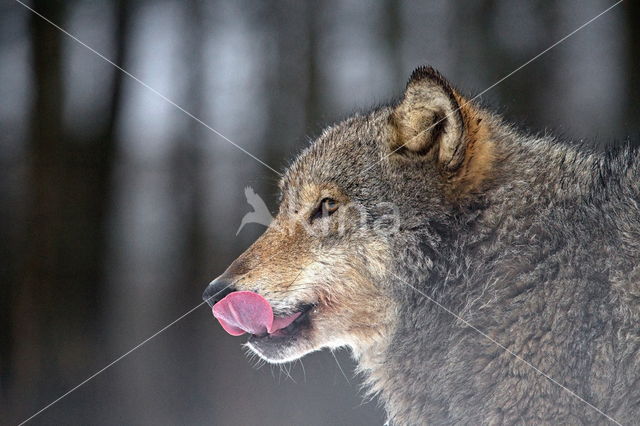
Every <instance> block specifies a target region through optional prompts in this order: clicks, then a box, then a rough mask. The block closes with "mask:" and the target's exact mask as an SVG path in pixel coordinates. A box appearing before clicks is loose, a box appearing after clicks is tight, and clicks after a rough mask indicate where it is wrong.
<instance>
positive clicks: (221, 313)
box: [213, 291, 300, 336]
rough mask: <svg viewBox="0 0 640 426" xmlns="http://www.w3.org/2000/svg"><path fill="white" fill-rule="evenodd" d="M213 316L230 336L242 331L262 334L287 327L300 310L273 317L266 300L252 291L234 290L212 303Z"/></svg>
mask: <svg viewBox="0 0 640 426" xmlns="http://www.w3.org/2000/svg"><path fill="white" fill-rule="evenodd" d="M213 316H214V317H216V318H217V319H218V321H219V322H220V325H222V328H224V329H225V331H226V332H227V333H229V334H231V335H232V336H240V335H241V334H244V333H251V334H257V335H262V334H265V333H269V334H271V333H275V332H276V331H278V330H280V329H282V328H285V327H287V326H288V325H289V324H291V323H292V322H293V321H294V320H295V319H296V318H298V317H299V316H300V312H298V313H295V314H293V315H289V316H288V317H284V318H274V317H273V310H272V309H271V305H270V304H269V302H267V300H266V299H265V298H264V297H262V296H260V295H259V294H258V293H254V292H252V291H236V292H233V293H230V294H228V295H227V296H226V297H225V298H224V299H222V300H221V301H219V302H218V303H216V304H215V305H213Z"/></svg>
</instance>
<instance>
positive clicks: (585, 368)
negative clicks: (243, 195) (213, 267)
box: [205, 67, 640, 425]
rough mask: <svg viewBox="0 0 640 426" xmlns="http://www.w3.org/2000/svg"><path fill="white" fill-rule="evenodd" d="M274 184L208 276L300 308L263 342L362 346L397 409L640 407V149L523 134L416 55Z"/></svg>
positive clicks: (290, 349)
mask: <svg viewBox="0 0 640 426" xmlns="http://www.w3.org/2000/svg"><path fill="white" fill-rule="evenodd" d="M280 192H281V201H280V207H279V211H278V214H277V217H276V218H275V219H274V221H273V222H272V223H271V225H270V226H269V228H268V229H267V230H266V232H265V233H264V234H263V235H262V236H261V237H260V238H259V239H258V240H257V241H256V242H255V243H254V244H253V245H252V246H251V247H250V248H249V249H248V250H247V251H246V252H245V253H243V254H242V255H241V256H240V257H239V258H238V259H237V260H236V261H235V262H233V264H231V266H230V267H229V268H228V269H227V271H226V272H225V273H224V274H223V275H222V276H220V277H219V278H217V279H216V280H215V281H214V282H212V283H211V284H210V285H209V287H208V288H207V290H206V292H205V298H206V299H207V301H209V303H210V304H212V305H213V304H214V303H215V302H217V301H219V300H221V299H222V298H223V297H226V296H228V295H229V294H230V293H232V292H236V291H250V292H255V293H257V294H259V295H260V297H261V298H263V299H264V300H266V301H267V302H264V303H265V304H267V303H268V305H270V306H271V308H272V311H273V315H274V316H275V318H289V320H287V321H286V323H287V324H289V325H288V326H287V327H286V328H282V329H279V330H275V331H273V330H272V331H273V332H269V333H266V332H265V333H262V334H254V335H251V336H250V338H249V341H248V346H249V347H250V348H251V349H252V350H253V351H255V353H257V354H258V355H259V356H261V357H263V358H264V359H266V360H268V361H271V362H286V361H290V360H294V359H297V358H300V357H302V356H304V355H305V354H307V353H309V352H312V351H315V350H318V349H321V348H337V347H345V346H346V347H349V348H350V349H351V350H352V353H353V356H354V357H355V359H356V360H357V361H358V365H359V370H360V371H361V372H362V373H363V374H364V377H365V385H366V388H367V389H368V390H369V392H371V393H373V394H377V395H378V396H379V398H380V400H381V401H382V402H383V404H384V407H385V408H386V411H387V414H388V419H389V423H390V424H397V425H413V424H423V423H430V424H431V423H433V424H441V423H447V424H513V423H526V424H592V423H596V424H600V423H602V424H604V423H609V422H611V421H615V422H620V423H622V424H632V423H635V422H637V421H638V418H639V417H640V205H639V203H640V154H639V152H638V150H635V149H632V148H630V147H627V146H622V147H618V148H616V149H613V150H609V151H607V152H596V151H594V150H591V149H588V148H585V147H579V146H576V145H574V144H570V143H567V142H563V141H560V140H558V139H555V138H553V137H551V136H547V135H545V136H536V135H530V134H525V133H523V132H520V131H519V130H517V129H516V128H515V127H514V126H512V125H510V124H508V123H505V122H504V121H503V120H502V118H501V117H499V116H497V115H496V114H494V113H492V112H490V111H488V110H487V109H485V108H483V107H481V106H480V105H478V104H477V103H475V102H472V101H470V100H468V99H467V98H465V97H464V96H463V95H462V94H461V93H460V92H459V91H458V90H456V89H455V88H453V87H452V86H451V84H449V83H448V82H447V81H446V80H445V79H444V78H443V77H442V76H441V75H440V74H439V73H438V72H437V71H435V70H433V69H432V68H429V67H421V68H418V69H417V70H415V71H414V72H413V74H412V75H411V78H410V80H409V82H408V84H407V87H406V90H405V92H404V94H403V95H402V97H401V99H400V100H399V101H398V102H396V103H393V104H391V105H388V106H384V107H380V108H377V109H375V110H373V111H370V112H368V113H364V114H356V115H354V116H352V117H350V118H348V119H346V120H344V121H342V122H340V123H338V124H336V125H334V126H331V127H329V128H327V129H326V130H325V131H324V132H323V133H322V135H321V136H320V137H319V138H317V140H315V141H314V142H313V143H312V144H311V145H310V146H309V147H308V148H306V149H305V150H304V151H303V152H302V153H301V154H300V155H299V156H298V157H297V158H296V159H295V161H293V163H292V164H291V165H290V167H289V168H288V170H287V171H286V173H285V175H284V177H283V178H282V180H281V182H280ZM381 203H387V204H392V205H394V206H396V207H397V214H398V215H399V218H398V226H395V227H392V228H389V229H388V230H387V232H380V229H378V228H379V227H378V226H377V225H376V224H377V223H379V222H380V219H381V217H382V216H383V215H387V214H388V213H389V211H388V209H381V208H380V207H379V206H380V205H381ZM354 205H356V206H358V208H352V207H351V206H354ZM363 211H364V212H365V214H364V215H363V214H362V212H363ZM256 297H257V296H256ZM263 299H260V300H263ZM261 303H262V302H261ZM268 305H267V306H268ZM265 309H266V308H265ZM291 321H292V322H291Z"/></svg>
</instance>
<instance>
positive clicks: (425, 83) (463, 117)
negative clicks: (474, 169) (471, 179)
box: [390, 67, 484, 174]
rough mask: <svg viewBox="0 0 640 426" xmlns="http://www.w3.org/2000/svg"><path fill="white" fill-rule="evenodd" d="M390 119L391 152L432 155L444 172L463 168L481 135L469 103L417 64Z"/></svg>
mask: <svg viewBox="0 0 640 426" xmlns="http://www.w3.org/2000/svg"><path fill="white" fill-rule="evenodd" d="M390 123H391V125H392V127H393V130H394V132H393V133H394V136H393V139H394V140H393V141H392V145H391V147H390V148H391V149H392V151H393V152H398V153H402V152H403V151H405V152H406V151H408V152H410V153H413V154H417V155H419V156H426V155H433V157H434V158H435V159H436V160H437V162H438V164H439V165H440V167H441V169H442V170H443V171H445V172H446V173H447V174H456V173H458V172H459V171H461V169H467V167H466V166H467V165H468V164H467V163H468V161H466V160H468V159H470V158H471V157H473V155H472V151H475V149H474V148H478V147H474V145H475V142H476V141H477V139H478V138H481V137H482V134H483V132H482V127H483V124H484V123H482V118H481V116H480V114H479V112H478V111H476V110H475V108H474V107H473V106H472V105H471V103H470V102H468V101H466V100H465V99H464V98H463V97H462V96H461V95H459V94H458V93H457V92H456V91H455V89H453V87H451V85H450V84H449V82H448V81H447V80H445V78H444V77H442V75H441V74H440V73H439V72H438V71H436V70H434V69H433V68H431V67H420V68H417V69H416V70H415V71H414V72H413V73H412V74H411V78H410V79H409V82H408V83H407V88H406V90H405V93H404V96H403V98H402V100H401V101H400V103H399V104H398V105H397V106H396V107H395V109H394V111H393V113H392V114H391V116H390ZM463 166H465V167H463ZM467 171H468V170H467Z"/></svg>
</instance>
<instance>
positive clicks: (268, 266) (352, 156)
mask: <svg viewBox="0 0 640 426" xmlns="http://www.w3.org/2000/svg"><path fill="white" fill-rule="evenodd" d="M491 120H492V118H491V116H490V115H489V114H488V113H485V112H483V111H482V110H480V109H479V108H477V107H476V106H475V105H473V104H472V103H471V102H469V101H467V100H466V99H464V98H463V97H462V96H461V95H460V94H459V93H458V91H456V90H455V89H454V88H453V87H451V85H450V84H449V83H448V82H447V81H446V80H445V79H444V78H443V77H442V76H441V75H440V74H439V73H438V72H437V71H435V70H433V69H432V68H430V67H421V68H418V69H417V70H415V71H414V72H413V74H412V75H411V78H410V80H409V82H408V84H407V87H406V90H405V92H404V94H403V96H402V98H401V100H400V101H399V102H398V103H397V104H395V105H392V106H387V107H383V108H379V109H376V110H374V111H372V112H370V113H368V114H363V115H360V114H358V115H355V116H353V117H351V118H348V119H346V120H345V121H343V122H341V123H339V124H337V125H335V126H332V127H330V128H328V129H326V130H325V131H324V132H323V133H322V135H321V136H320V137H319V138H318V139H317V140H316V141H315V142H314V143H313V144H312V145H310V146H309V147H308V148H307V149H306V150H305V151H303V152H302V153H301V154H300V155H299V156H298V158H297V159H296V160H295V161H294V162H293V164H291V166H290V167H289V169H288V170H287V172H286V173H285V175H284V177H283V178H282V180H281V182H280V190H281V201H280V207H279V211H278V214H277V217H276V218H275V220H274V221H273V222H272V223H271V225H270V226H269V228H268V229H267V230H266V232H265V233H264V234H263V235H262V236H261V237H260V238H259V239H258V240H257V241H256V242H255V243H254V244H253V245H252V246H251V247H250V248H249V249H248V250H247V251H246V252H245V253H243V254H242V255H241V256H240V257H239V258H238V259H237V260H236V261H234V262H233V263H232V264H231V266H229V268H228V269H227V270H226V272H225V273H224V274H223V275H222V276H220V277H219V278H217V279H216V280H215V281H213V282H212V283H211V284H210V285H209V287H208V288H207V290H206V291H205V294H204V298H205V300H207V301H208V302H209V304H210V305H212V306H213V305H214V304H215V303H216V302H218V305H217V306H218V307H219V309H218V311H219V315H221V316H222V317H224V318H222V319H221V322H222V323H223V325H225V324H226V325H227V326H229V328H228V330H230V329H232V330H234V331H237V332H238V333H237V334H240V333H242V332H243V331H246V332H249V333H250V334H251V337H250V339H249V342H248V346H249V347H250V348H251V349H252V350H253V351H255V352H256V353H257V354H258V355H259V356H261V357H262V358H264V359H265V360H267V361H270V362H287V361H291V360H294V359H297V358H299V357H302V356H303V355H305V354H307V353H309V352H312V351H314V350H318V349H320V348H323V347H329V348H334V347H340V346H348V347H350V348H352V349H353V351H354V353H355V354H356V355H359V354H364V353H367V352H371V351H384V348H385V345H386V344H387V342H388V341H389V339H390V337H391V336H392V334H393V331H394V328H395V327H396V323H395V322H396V321H397V318H398V315H397V312H398V310H399V309H401V306H400V304H399V302H398V298H397V297H396V296H395V292H394V286H398V285H402V284H400V283H398V282H397V280H396V279H394V275H393V271H394V270H397V268H398V267H399V265H398V264H399V262H398V261H397V259H398V256H399V251H400V250H406V247H409V246H415V247H421V248H420V250H423V253H422V254H424V253H428V255H427V256H426V257H425V256H424V255H417V256H416V257H415V260H414V264H413V265H412V267H414V268H417V269H419V270H424V271H426V270H428V269H429V266H430V262H431V260H432V259H430V258H429V256H431V257H433V256H436V255H435V253H436V252H437V250H436V247H435V246H436V245H437V244H439V242H441V241H442V238H443V233H447V232H449V231H450V229H449V228H450V226H451V222H452V221H453V220H454V218H455V216H456V215H457V214H458V212H460V211H461V210H464V209H465V207H466V206H468V205H469V204H470V203H473V202H474V194H476V193H478V192H479V191H480V190H481V189H482V187H483V186H484V185H488V184H490V181H491V176H492V168H493V164H494V162H495V149H494V146H493V142H492V138H491V135H490V133H491V129H490V127H491V126H490V124H489V123H490V122H491ZM234 292H241V293H238V294H237V295H236V296H232V294H233V293H234ZM230 297H234V299H233V300H232V299H231V298H230ZM225 299H226V300H225ZM221 300H222V301H221ZM223 308H224V309H223ZM215 310H216V307H215V306H214V312H215ZM225 315H227V316H226V317H225ZM271 316H273V318H271ZM219 318H221V317H220V316H219ZM230 324H231V325H230ZM275 324H280V325H281V326H275ZM225 328H226V327H225Z"/></svg>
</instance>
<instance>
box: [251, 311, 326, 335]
mask: <svg viewBox="0 0 640 426" xmlns="http://www.w3.org/2000/svg"><path fill="white" fill-rule="evenodd" d="M314 307H315V304H313V303H308V304H304V305H302V306H301V307H300V308H299V309H297V310H296V312H295V313H294V315H295V314H296V313H299V314H300V315H298V317H297V318H296V319H295V320H293V321H292V322H291V324H289V325H288V326H286V327H284V328H281V329H278V330H275V331H274V332H273V333H262V334H251V335H250V336H249V341H248V342H249V343H259V344H282V343H285V342H286V341H287V340H293V339H296V338H297V337H299V336H300V335H301V334H302V332H303V331H304V330H306V329H308V328H309V327H310V326H311V318H310V317H309V314H310V313H311V311H312V310H313V308H314Z"/></svg>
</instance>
